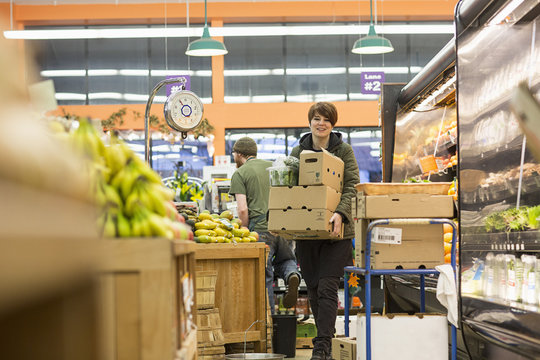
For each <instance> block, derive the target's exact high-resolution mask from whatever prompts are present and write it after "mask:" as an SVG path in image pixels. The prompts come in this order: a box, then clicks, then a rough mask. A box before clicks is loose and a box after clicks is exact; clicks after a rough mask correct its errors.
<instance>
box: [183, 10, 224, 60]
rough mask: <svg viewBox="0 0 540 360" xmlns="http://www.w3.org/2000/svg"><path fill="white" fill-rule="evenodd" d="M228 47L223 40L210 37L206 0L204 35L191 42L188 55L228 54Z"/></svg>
mask: <svg viewBox="0 0 540 360" xmlns="http://www.w3.org/2000/svg"><path fill="white" fill-rule="evenodd" d="M227 53H228V51H227V48H226V47H225V44H223V43H222V42H221V41H218V40H214V39H212V38H211V37H210V31H209V30H208V22H207V16H206V0H204V29H203V34H202V37H201V38H200V39H199V40H194V41H192V42H190V43H189V45H188V47H187V50H186V55H189V56H217V55H225V54H227Z"/></svg>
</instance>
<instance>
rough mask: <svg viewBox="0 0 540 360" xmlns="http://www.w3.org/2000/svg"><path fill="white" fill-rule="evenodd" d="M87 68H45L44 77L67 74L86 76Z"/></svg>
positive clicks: (42, 73)
mask: <svg viewBox="0 0 540 360" xmlns="http://www.w3.org/2000/svg"><path fill="white" fill-rule="evenodd" d="M85 75H86V71H85V70H43V71H41V76H43V77H65V76H85Z"/></svg>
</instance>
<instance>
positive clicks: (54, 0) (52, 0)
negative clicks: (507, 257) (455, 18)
mask: <svg viewBox="0 0 540 360" xmlns="http://www.w3.org/2000/svg"><path fill="white" fill-rule="evenodd" d="M269 1H274V2H276V1H290V0H208V2H269ZM294 1H328V0H294ZM332 1H351V0H332ZM360 1H368V0H360ZM386 1H396V0H386ZM426 1H432V0H426ZM10 2H13V4H16V5H68V4H115V5H117V4H145V3H163V4H165V3H168V4H174V3H186V2H190V3H197V2H204V0H0V3H10Z"/></svg>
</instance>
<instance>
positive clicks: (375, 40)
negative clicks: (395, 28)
mask: <svg viewBox="0 0 540 360" xmlns="http://www.w3.org/2000/svg"><path fill="white" fill-rule="evenodd" d="M369 13H370V23H369V32H368V34H367V35H366V36H364V37H363V38H360V39H358V40H356V42H355V43H354V46H353V48H352V50H351V51H352V52H353V54H385V53H389V52H392V51H394V47H393V46H392V43H391V42H390V40H388V39H387V38H385V37H382V36H379V35H377V33H376V32H375V25H373V0H369Z"/></svg>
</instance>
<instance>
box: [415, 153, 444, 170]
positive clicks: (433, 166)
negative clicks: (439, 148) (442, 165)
mask: <svg viewBox="0 0 540 360" xmlns="http://www.w3.org/2000/svg"><path fill="white" fill-rule="evenodd" d="M420 170H421V171H422V173H428V172H430V171H438V170H439V167H438V166H437V162H436V161H435V157H434V156H433V155H429V156H424V157H422V158H420Z"/></svg>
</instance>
